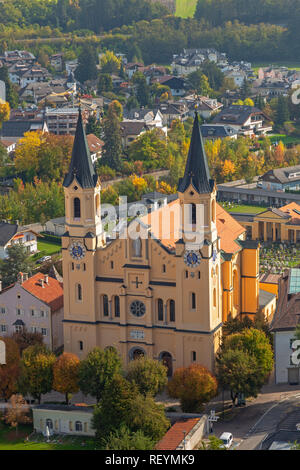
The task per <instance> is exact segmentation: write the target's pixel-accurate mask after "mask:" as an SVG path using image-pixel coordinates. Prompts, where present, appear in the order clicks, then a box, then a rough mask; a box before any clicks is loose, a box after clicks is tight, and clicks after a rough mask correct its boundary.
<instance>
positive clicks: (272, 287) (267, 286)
mask: <svg viewBox="0 0 300 470" xmlns="http://www.w3.org/2000/svg"><path fill="white" fill-rule="evenodd" d="M259 288H260V289H262V290H266V291H267V292H270V294H275V295H276V298H277V299H278V284H271V283H269V282H260V283H259Z"/></svg>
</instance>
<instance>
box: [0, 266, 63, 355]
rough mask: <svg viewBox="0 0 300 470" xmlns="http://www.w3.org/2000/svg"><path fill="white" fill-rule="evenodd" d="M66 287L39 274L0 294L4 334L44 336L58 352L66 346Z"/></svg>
mask: <svg viewBox="0 0 300 470" xmlns="http://www.w3.org/2000/svg"><path fill="white" fill-rule="evenodd" d="M63 310H64V309H63V286H62V284H61V283H60V282H58V281H57V280H56V279H53V278H52V277H50V276H48V275H45V274H42V273H37V274H35V275H34V276H32V277H30V278H28V275H27V274H25V273H20V274H19V279H18V281H17V282H16V283H15V284H13V285H12V286H9V287H7V288H5V289H3V290H2V291H1V293H0V334H1V336H3V335H5V336H6V335H7V336H11V335H12V334H13V333H15V332H19V331H22V330H23V329H24V328H25V329H26V330H27V331H30V332H38V333H41V334H42V335H43V339H44V344H45V345H46V346H47V347H48V348H49V349H51V351H57V350H59V349H60V348H61V347H62V346H63V323H62V322H63Z"/></svg>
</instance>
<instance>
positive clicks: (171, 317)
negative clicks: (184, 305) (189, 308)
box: [169, 300, 175, 321]
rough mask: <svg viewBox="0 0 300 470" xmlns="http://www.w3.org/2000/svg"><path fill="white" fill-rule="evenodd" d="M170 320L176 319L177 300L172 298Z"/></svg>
mask: <svg viewBox="0 0 300 470" xmlns="http://www.w3.org/2000/svg"><path fill="white" fill-rule="evenodd" d="M169 308H170V321H175V300H170V303H169Z"/></svg>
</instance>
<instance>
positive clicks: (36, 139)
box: [15, 131, 44, 177]
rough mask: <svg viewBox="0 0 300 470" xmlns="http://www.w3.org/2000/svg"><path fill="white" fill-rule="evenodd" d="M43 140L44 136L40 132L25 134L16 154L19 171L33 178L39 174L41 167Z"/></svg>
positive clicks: (16, 164)
mask: <svg viewBox="0 0 300 470" xmlns="http://www.w3.org/2000/svg"><path fill="white" fill-rule="evenodd" d="M43 140H44V138H43V134H42V133H41V132H40V131H37V132H25V134H24V137H23V138H22V139H20V140H19V143H18V146H17V148H16V152H15V166H16V170H17V171H20V172H25V173H26V174H27V175H31V176H32V177H33V176H34V175H35V174H36V173H37V170H38V166H39V162H38V152H39V149H40V145H41V143H42V142H43Z"/></svg>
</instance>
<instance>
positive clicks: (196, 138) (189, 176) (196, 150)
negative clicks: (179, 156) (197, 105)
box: [178, 113, 214, 194]
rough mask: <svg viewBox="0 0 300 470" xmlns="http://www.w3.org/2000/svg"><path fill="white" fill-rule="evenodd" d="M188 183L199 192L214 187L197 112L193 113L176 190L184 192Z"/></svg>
mask: <svg viewBox="0 0 300 470" xmlns="http://www.w3.org/2000/svg"><path fill="white" fill-rule="evenodd" d="M190 184H192V186H193V187H194V189H195V190H196V191H197V192H198V193H199V194H204V193H211V192H212V190H213V187H214V180H212V179H210V173H209V168H208V163H207V158H206V154H205V150H204V144H203V140H202V135H201V131H200V126H199V120H198V114H197V113H195V119H194V125H193V132H192V138H191V144H190V149H189V153H188V158H187V162H186V167H185V173H184V177H183V178H181V179H180V180H179V184H178V191H179V192H181V193H184V192H185V191H186V190H187V188H188V187H189V186H190Z"/></svg>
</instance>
